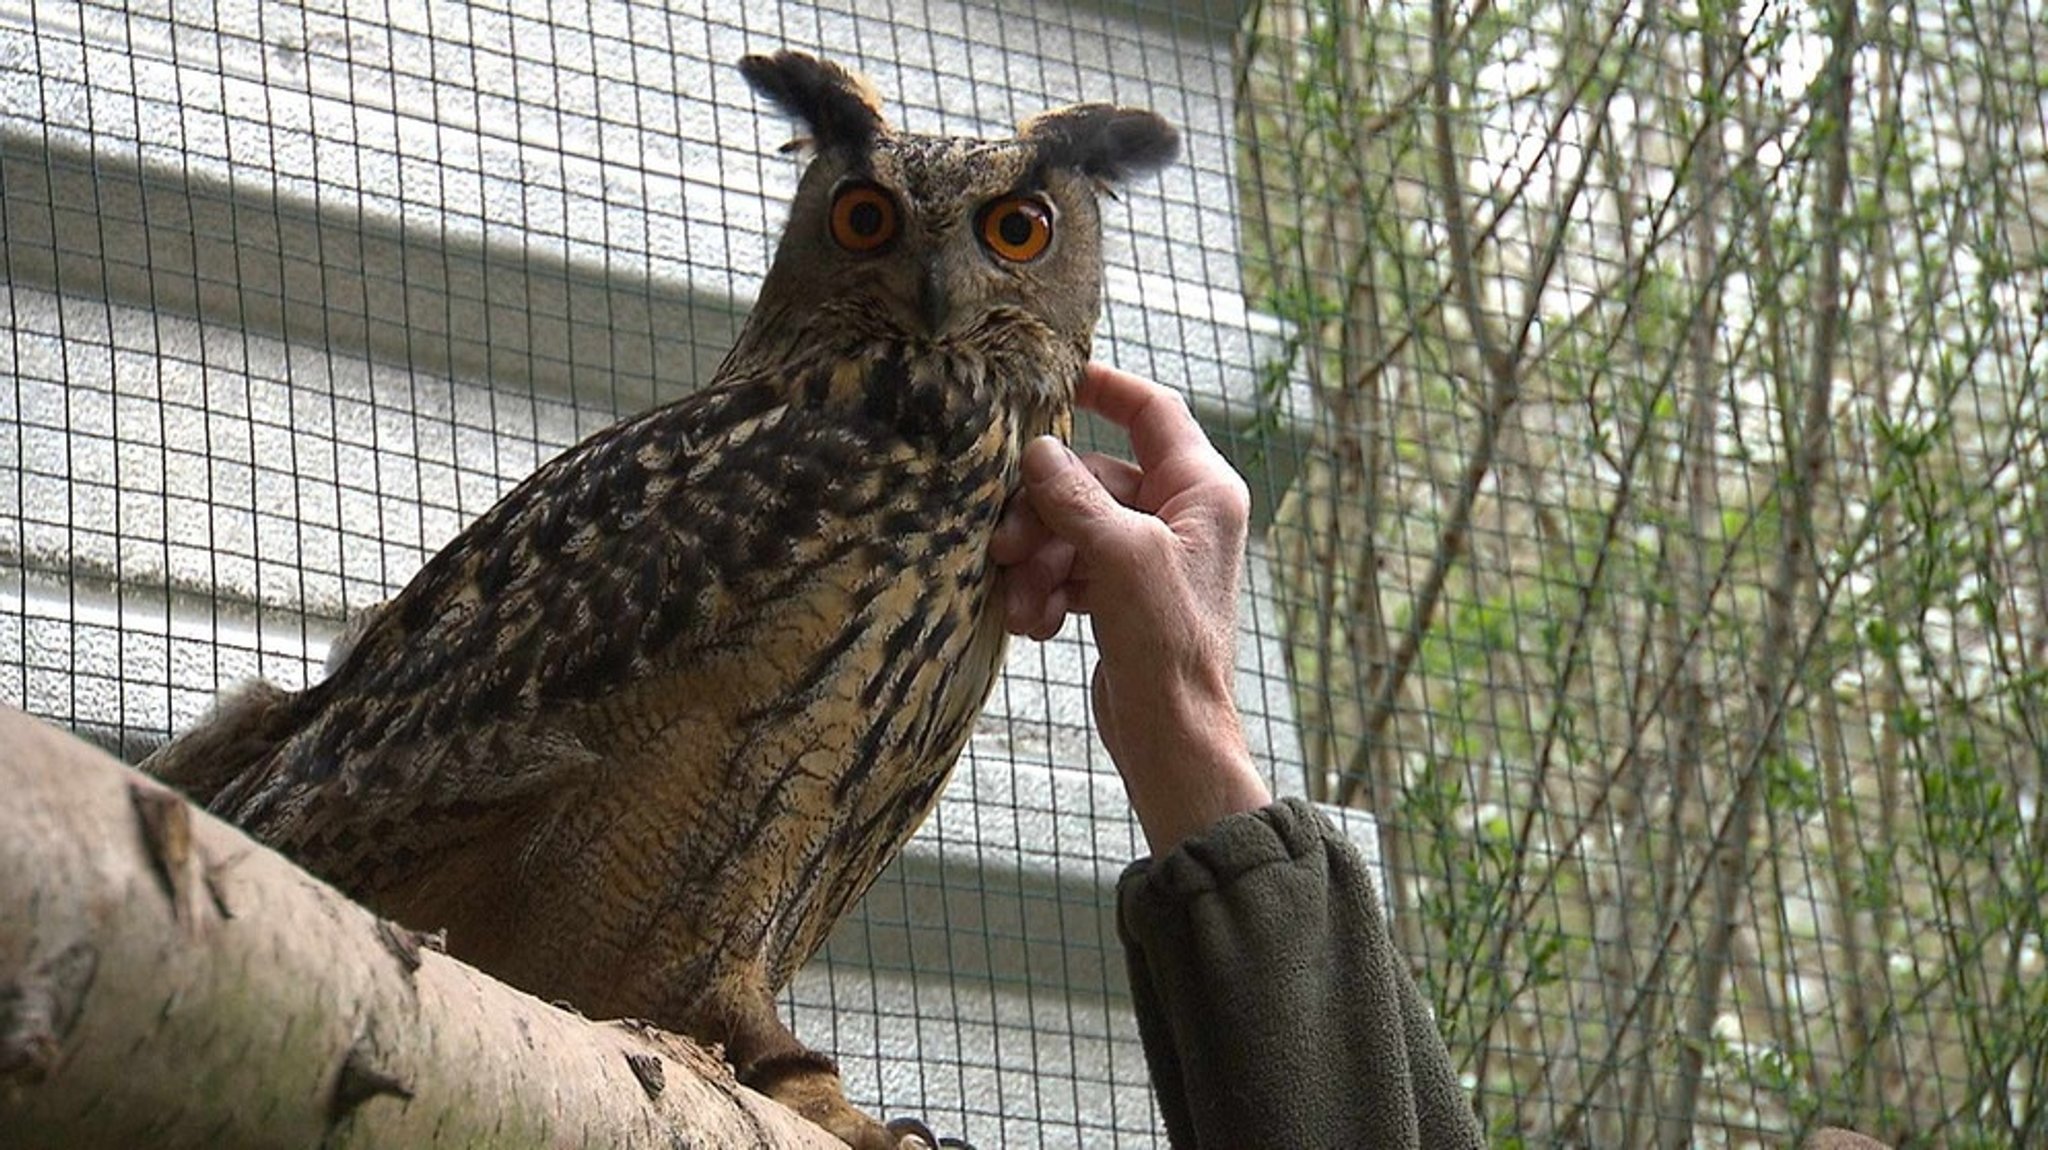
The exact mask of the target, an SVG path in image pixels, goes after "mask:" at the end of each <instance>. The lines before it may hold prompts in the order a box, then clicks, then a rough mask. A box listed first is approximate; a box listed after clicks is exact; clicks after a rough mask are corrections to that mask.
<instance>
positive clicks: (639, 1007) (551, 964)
mask: <svg viewBox="0 0 2048 1150" xmlns="http://www.w3.org/2000/svg"><path fill="white" fill-rule="evenodd" d="M740 68H741V71H742V72H743V73H744V75H745V76H746V78H747V80H748V81H749V82H750V83H751V84H752V85H753V87H754V88H755V90H756V91H758V92H759V93H761V94H762V95H764V96H765V97H767V98H768V99H770V100H772V101H773V102H774V103H776V104H777V105H779V106H780V107H781V108H782V109H783V110H784V111H786V112H787V113H789V114H790V115H791V116H793V117H795V118H797V119H798V120H800V121H802V122H803V123H804V124H805V125H806V126H807V128H808V133H807V135H806V136H805V137H804V138H803V139H801V140H799V141H797V144H796V145H792V146H793V147H794V146H797V145H801V146H802V147H803V148H805V149H807V150H808V151H809V153H810V160H809V166H808V168H807V170H806V171H805V172H804V174H803V178H802V180H801V182H800V184H799V186H798V189H797V193H796V198H795V201H794V203H793V205H792V206H791V209H790V214H789V222H788V225H787V227H786V228H785V230H784V232H783V235H782V239H781V242H780V245H779V247H778V249H777V251H776V254H775V259H774V262H773V265H772V267H771V268H770V270H769V272H768V276H767V279H766V282H765V283H764V284H763V286H762V289H761V296H760V301H759V303H758V304H757V305H756V307H755V308H754V311H753V314H752V315H751V316H750V317H749V319H748V320H747V323H746V326H745V328H744V330H743V331H742V332H741V333H740V336H739V339H738V342H737V344H736V345H735V346H734V348H733V350H732V352H731V354H730V355H729V356H728V357H727V358H726V360H725V362H724V363H723V365H722V366H721V367H720V368H719V370H718V373H717V375H716V376H715V377H714V378H713V379H712V380H711V382H710V384H709V385H708V386H707V387H705V388H703V389H702V390H700V391H698V392H696V393H694V394H692V395H690V396H688V397H686V398H684V399H681V400H678V401H676V402H674V403H671V404H668V405H667V406H664V407H660V408H657V409H655V410H653V411H650V412H648V413H646V414H644V415H640V416H638V417H635V418H631V419H627V420H625V421H624V422H621V423H618V424H616V425H614V426H612V427H610V428H608V429H606V430H604V431H601V432H599V433H597V434H596V435H593V436H592V437H590V438H589V439H587V440H585V441H584V442H583V443H581V444H579V445H577V446H576V447H574V448H572V449H570V450H569V451H568V452H566V453H564V454H563V455H561V456H560V457H558V458H556V459H555V460H553V461H552V462H550V463H548V464H547V465H545V466H544V467H542V468H541V469H540V470H539V471H538V472H536V473H535V474H534V475H533V476H532V477H531V478H529V479H527V480H526V481H525V482H524V483H521V484H520V485H519V486H518V487H517V488H515V489H514V490H513V491H512V492H511V493H510V494H509V495H507V496H505V498H504V499H503V500H502V501H500V502H499V503H498V504H497V506H495V507H493V508H492V509H491V510H490V511H489V512H488V513H486V514H485V515H484V516H483V517H482V518H481V519H479V520H477V521H476V522H475V523H473V524H472V525H470V526H469V528H468V529H467V530H465V531H463V532H462V533H461V534H460V535H458V536H457V537H456V538H455V540H454V541H453V542H452V543H450V544H448V546H447V547H445V548H444V549H443V550H442V551H441V552H440V553H439V554H438V555H436V556H434V558H433V559H432V560H431V561H429V562H428V563H427V565H426V566H425V567H424V568H423V569H422V570H421V571H420V572H419V574H418V576H417V577H415V578H414V579H413V580H412V582H411V583H410V584H409V585H407V586H406V588H405V589H404V590H403V591H401V592H400V593H399V594H398V595H397V596H396V597H394V598H393V599H392V600H391V601H390V602H388V603H386V604H384V605H383V606H382V607H381V608H378V609H376V610H375V611H374V613H373V614H372V615H371V616H370V617H369V618H368V619H367V620H366V621H365V622H364V624H363V625H362V627H361V630H360V633H359V634H358V635H356V636H355V638H354V641H353V643H352V645H351V646H349V648H348V649H347V650H346V651H345V652H341V653H340V655H339V657H338V658H336V659H333V660H331V662H330V674H329V675H328V677H327V678H326V679H325V680H324V681H322V682H320V683H318V684H316V685H314V686H312V687H310V688H308V689H306V690H304V691H301V692H297V693H289V692H284V691H281V690H278V689H277V688H274V687H270V686H267V685H263V684H254V685H251V686H250V687H247V688H244V689H243V690H241V691H239V692H237V693H233V694H231V695H229V696H228V697H227V698H226V699H225V700H224V701H223V702H222V703H221V705H220V706H219V707H218V708H217V709H216V711H215V713H214V714H213V715H212V716H210V717H209V718H208V720H207V721H205V722H204V723H202V724H201V725H200V726H199V727H197V728H196V729H194V730H193V731H191V732H189V733H187V734H186V735H184V736H182V737H181V738H179V739H178V740H176V741H175V742H173V743H171V744H170V745H169V746H167V747H165V748H164V749H163V750H161V751H160V752H158V753H157V754H156V755H154V756H152V758H151V759H150V760H149V761H148V762H147V763H146V764H145V766H147V767H148V768H150V769H152V770H154V771H155V772H156V773H157V774H159V775H160V776H162V777H163V778H165V779H166V780H168V781H170V782H172V783H174V784H177V785H180V786H182V787H184V788H185V789H186V790H187V791H188V792H189V793H191V794H192V795H193V796H194V797H195V798H197V799H199V800H200V801H203V802H205V803H206V804H207V805H208V806H209V807H210V808H211V809H212V810H214V811H216V812H218V813H220V814H222V815H225V816H227V817H229V818H231V819H233V820H234V821H236V822H238V823H240V824H241V825H242V826H243V827H244V828H246V829H247V830H249V831H250V832H251V833H253V834H255V835H256V836H257V837H259V838H261V839H263V840H264V841H266V842H268V843H270V844H271V845H273V846H275V847H277V848H279V849H280V850H282V851H284V852H285V853H287V854H289V855H291V856H292V857H293V858H295V859H297V860H298V861H299V862H300V863H301V864H303V865H304V866H306V867H307V868H308V869H310V870H311V871H313V872H314V873H315V874H318V875H320V876H322V877H324V878H326V879H328V880H329V881H331V882H333V883H334V884H335V885H336V886H338V887H340V888H341V889H343V890H344V891H347V892H348V893H349V894H350V895H351V896H353V897H355V898H356V899H358V900H359V901H361V902H363V903H365V904H367V905H368V906H370V907H371V908H372V909H374V910H376V911H378V912H379V913H381V914H384V915H386V916H388V917H391V918H394V919H397V920H399V921H401V922H404V923H406V924H407V925H410V926H414V927H419V928H423V929H433V928H445V929H446V931H447V946H448V950H449V951H450V952H451V953H453V954H455V955H456V956H458V957H460V958H463V959H465V960H467V961H469V962H471V963H474V964H475V965H477V966H479V967H481V968H483V969H484V970H487V971H490V972H491V973H493V974H495V975H497V976H499V977H501V978H503V979H505V980H506V981H508V982H510V983H512V984H514V985H516V986H519V987H522V988H524V989H526V990H529V991H531V992H533V993H535V994H538V995H540V996H542V997H545V998H550V999H564V1000H567V1001H569V1002H570V1003H573V1004H574V1005H575V1006H577V1007H578V1008H579V1009H581V1010H582V1011H584V1012H585V1013H587V1014H592V1015H597V1016H632V1017H637V1018H644V1019H649V1020H652V1021H653V1022H655V1023H657V1024H660V1025H662V1026H666V1027H669V1028H672V1029H676V1030H681V1031H684V1032H686V1033H689V1034H691V1035H694V1036H696V1037H697V1038H699V1039H702V1040H705V1041H707V1042H716V1043H721V1044H723V1046H724V1048H725V1053H726V1056H727V1058H728V1059H729V1060H730V1061H731V1062H732V1064H733V1066H734V1068H735V1070H736V1071H737V1073H738V1075H739V1077H740V1079H741V1081H743V1082H746V1083H748V1084H749V1085H752V1086H754V1087H756V1088H758V1089H760V1090H762V1091H764V1092H765V1093H767V1094H769V1095H771V1096H773V1097H776V1098H778V1099H781V1100H782V1101H784V1102H786V1103H788V1104H789V1105H791V1106H792V1107H794V1108H795V1109H797V1110H798V1111H799V1112H801V1113H803V1114H804V1115H805V1116H807V1117H809V1118H811V1119H813V1120H814V1121H817V1122H819V1123H820V1124H822V1125H824V1126H825V1127H826V1128H827V1129H830V1130H831V1131H832V1132H834V1133H835V1134H838V1135H839V1136H840V1137H842V1138H844V1139H845V1140H846V1141H847V1142H848V1143H850V1144H852V1145H855V1146H862V1147H868V1146H893V1145H895V1144H896V1139H895V1137H894V1136H893V1135H892V1134H890V1133H889V1132H888V1131H887V1130H886V1128H884V1127H883V1126H881V1125H880V1124H878V1123H876V1122H875V1121H874V1120H872V1119H870V1118H868V1117H867V1116H865V1115H863V1114H861V1113H860V1112H858V1111H856V1110H855V1109H853V1108H852V1107H851V1106H850V1105H849V1104H848V1103H847V1101H846V1099H845V1096H844V1094H843V1093H842V1091H841V1088H840V1083H839V1079H838V1075H837V1072H836V1070H835V1069H834V1067H833V1065H832V1063H831V1061H830V1060H829V1059H826V1058H824V1057H822V1056H820V1055H818V1054H815V1053H813V1052H811V1051H810V1050H809V1049H807V1048H806V1047H805V1046H803V1045H802V1044H801V1043H800V1042H798V1041H797V1039H796V1038H795V1037H794V1036H793V1035H792V1034H791V1033H790V1031H789V1030H788V1028H787V1027H786V1026H785V1025H784V1024H783V1023H782V1021H781V1020H780V1019H779V1018H778V1017H777V1015H776V1012H775V1006H774V997H773V996H774V995H775V993H776V991H777V990H778V989H780V988H781V987H782V986H783V985H784V984H785V983H786V982H788V980H789V979H790V977H791V976H792V975H793V974H794V973H795V972H796V970H797V968H798V967H799V966H800V965H801V964H802V963H803V962H804V961H805V960H806V959H807V958H809V957H810V955H811V954H812V952H814V951H815V950H816V949H817V948H818V946H819V945H820V944H821V943H822V942H823V941H824V939H825V937H826V934H827V932H828V931H829V930H830V929H831V927H832V925H833V923H834V921H835V920H837V919H838V918H839V916H840V915H841V914H842V913H843V912H844V911H845V910H846V909H847V908H848V907H849V906H850V905H851V904H852V903H853V901H854V900H855V899H857V898H858V897H860V895H861V893H862V892H863V891H865V890H866V889H867V887H868V885H869V883H871V882H872V881H873V880H874V878H875V875H876V873H877V872H879V871H880V870H881V868H882V866H883V864H885V863H886V862H887V861H888V860H889V859H890V858H892V857H893V856H894V855H895V854H896V852H897V851H898V849H900V848H901V846H902V845H903V843H904V841H905V840H906V839H907V838H908V837H909V836H910V834H911V832H912V831H913V830H915V829H916V827H917V826H918V824H919V823H920V822H921V821H923V819H924V817H925V815H926V814H927V813H928V812H929V811H930V810H931V808H932V806H933V804H934V802H935V801H936V799H937V796H938V793H939V788H940V786H941V785H942V784H944V782H945V781H946V777H947V775H948V773H949V772H950V771H951V770H952V766H953V762H954V760H955V759H956V758H957V757H958V755H959V753H960V750H961V747H962V745H963V744H964V743H965V741H966V739H967V736H968V733H969V728H970V727H971V725H972V724H973V721H974V718H975V716H976V714H977V713H978V712H979V711H980V709H981V706H982V704H983V702H984V701H985V700H986V697H987V695H988V692H989V688H990V686H991V685H992V683H993V682H994V679H995V676H996V673H997V669H998V666H999V664H1000V662H1001V659H1002V652H1003V647H1004V641H1005V634H1004V629H1003V618H1002V616H1003V610H1002V597H1001V595H1000V594H999V588H998V586H997V583H998V573H997V571H996V570H995V569H994V568H993V567H992V566H991V565H990V562H989V559H988V555H987V552H988V542H989V535H990V532H991V531H992V530H993V528H994V527H995V524H996V521H997V519H998V517H999V516H1000V515H1001V513H1002V510H1003V505H1004V502H1005V500H1006V499H1007V498H1008V496H1009V495H1010V493H1011V492H1012V491H1013V490H1014V488H1015V487H1016V484H1017V468H1018V463H1017V461H1018V455H1019V453H1020V451H1021V450H1022V448H1023V446H1024V444H1025V443H1026V442H1028V441H1029V440H1030V439H1031V438H1032V437H1034V436H1037V435H1041V434H1044V433H1047V432H1054V433H1059V434H1065V432H1066V431H1067V429H1068V427H1069V424H1070V420H1071V400H1072V396H1073V393H1074V388H1075V386H1076V384H1077V383H1078V381H1079V378H1080V375H1081V371H1082V367H1083V365H1084V364H1085V363H1086V362H1087V359H1088V348H1089V338H1090V333H1091V331H1092V329H1093V328H1094V326H1095V321H1096V317H1097V313H1098V309H1099V307H1100V297H1101V291H1102V288H1101V273H1102V259H1101V234H1100V233H1101V227H1100V220H1099V216H1098V213H1097V198H1098V196H1100V195H1102V194H1103V193H1104V192H1105V191H1106V189H1107V188H1108V187H1109V186H1110V185H1111V184H1113V183H1115V182H1117V181H1118V180H1121V179H1124V178H1126V177H1129V176H1132V175H1137V174H1142V173H1146V172H1149V171H1151V170H1153V169H1156V168H1158V167H1160V166H1161V165H1163V164H1166V163H1168V162H1169V161H1171V160H1172V158H1173V156H1174V154H1175V152H1176V150H1177V147H1178V141H1177V137H1176V135H1175V133H1174V131H1173V129H1172V128H1171V127H1170V126H1169V125H1168V124H1167V123H1166V122H1165V121H1164V120H1162V119H1160V118H1159V117H1158V116H1156V115H1154V114H1153V113H1151V112H1147V111H1141V110H1135V109H1128V108H1118V107H1111V106H1108V105H1102V104H1086V105H1077V106H1073V107H1068V108H1064V109H1061V110H1057V111H1053V112H1049V113H1046V114H1044V115H1041V116H1038V117H1036V118H1034V119H1032V120H1029V121H1027V122H1026V123H1025V124H1024V125H1023V126H1022V127H1021V128H1020V130H1019V132H1018V134H1017V135H1016V136H1015V137H1014V138H1010V139H993V140H981V139H956V138H945V137H936V136H925V135H916V134H912V133H908V132H901V131H897V130H895V129H893V128H891V127H890V126H889V125H888V124H887V123H886V122H885V121H884V120H883V118H882V115H881V112H880V110H879V106H878V103H877V101H876V100H875V98H874V97H873V95H872V94H871V93H870V91H869V89H868V87H867V86H866V84H865V83H864V82H863V81H862V80H860V79H859V78H858V77H857V76H855V75H854V74H852V73H850V72H847V71H845V70H843V69H841V68H840V67H838V66H836V65H833V64H831V63H828V62H824V61H820V60H817V59H814V58H812V57H809V56H805V55H802V54H799V53H794V52H787V51H785V52H781V53H778V54H776V55H773V56H750V57H748V58H746V59H745V60H742V61H741V63H740Z"/></svg>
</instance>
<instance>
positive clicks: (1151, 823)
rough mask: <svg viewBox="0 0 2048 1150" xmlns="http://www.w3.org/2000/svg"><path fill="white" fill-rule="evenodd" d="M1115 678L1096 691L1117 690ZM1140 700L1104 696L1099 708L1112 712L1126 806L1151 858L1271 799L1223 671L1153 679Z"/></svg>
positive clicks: (1115, 755) (1099, 711) (1157, 856)
mask: <svg viewBox="0 0 2048 1150" xmlns="http://www.w3.org/2000/svg"><path fill="white" fill-rule="evenodd" d="M1114 683H1115V680H1114V679H1105V680H1104V681H1103V682H1102V683H1100V684H1099V685H1098V690H1100V691H1102V692H1105V693H1111V692H1114V691H1115V686H1114ZM1148 686H1151V687H1152V688H1153V689H1152V690H1151V691H1149V692H1148V694H1147V697H1146V699H1145V700H1144V702H1143V703H1141V704H1136V705H1126V704H1125V703H1124V701H1123V700H1118V699H1111V700H1105V702H1108V703H1109V705H1108V706H1099V707H1097V713H1098V714H1101V715H1117V716H1119V717H1120V719H1121V722H1120V723H1119V724H1118V725H1119V727H1120V728H1129V729H1119V730H1117V731H1114V732H1105V735H1106V736H1108V737H1110V738H1111V739H1112V740H1113V741H1112V749H1113V751H1114V755H1113V757H1114V758H1115V760H1116V764H1117V769H1118V771H1120V772H1121V773H1122V775H1123V780H1124V790H1125V792H1126V793H1127V794H1128V795H1129V796H1130V800H1131V809H1132V810H1133V811H1134V812H1135V813H1136V814H1137V816H1138V824H1139V825H1140V826H1141V827H1143V828H1144V830H1145V840H1146V842H1147V844H1148V845H1149V846H1150V848H1151V851H1152V854H1153V857H1155V858H1159V857H1164V856H1165V855H1167V854H1168V853H1169V852H1171V851H1173V850H1174V849H1175V848H1176V847H1178V846H1180V844H1181V843H1182V842H1184V841H1185V840H1187V839H1189V838H1191V837H1193V836H1195V835H1197V834H1200V833H1202V832H1203V831H1206V830H1207V829H1209V828H1210V827H1211V826H1213V825H1215V824H1216V823H1217V822H1219V821H1221V820H1222V819H1224V818H1227V817H1228V816H1230V815H1235V814H1243V813H1246V812H1249V811H1256V810H1258V809H1259V808H1261V807H1264V806H1266V805H1267V804H1268V803H1271V802H1272V801H1273V796H1272V793H1271V792H1270V791H1269V790H1268V789H1267V787H1266V781H1265V779H1264V778H1263V777H1261V776H1260V774H1259V771H1258V767H1257V766H1256V765H1255V764H1254V763H1253V761H1252V756H1251V751H1250V749H1249V747H1248V746H1247V745H1246V743H1245V737H1244V724H1243V721H1242V720H1241V719H1240V718H1239V715H1238V710H1237V704H1236V701H1235V700H1234V699H1233V698H1232V697H1231V695H1230V689H1231V684H1230V682H1229V677H1228V675H1227V674H1218V673H1213V672H1209V673H1202V672H1196V673H1194V674H1191V675H1189V676H1187V681H1185V682H1183V683H1180V684H1176V685H1174V686H1173V687H1172V688H1171V689H1167V690H1160V689H1158V685H1157V684H1156V683H1155V684H1148Z"/></svg>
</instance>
